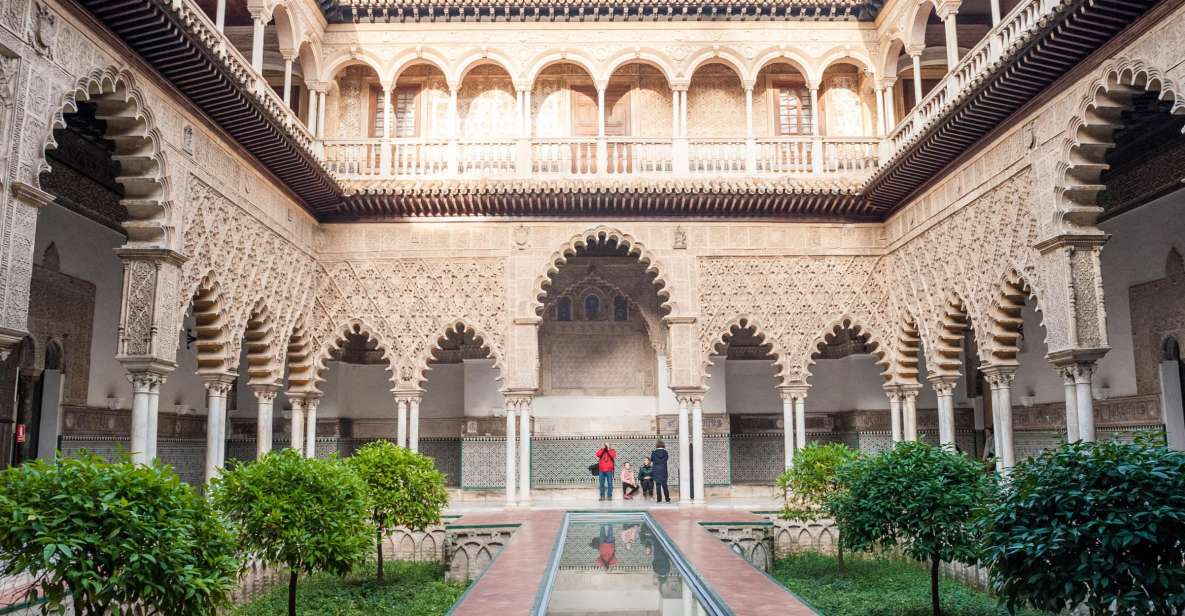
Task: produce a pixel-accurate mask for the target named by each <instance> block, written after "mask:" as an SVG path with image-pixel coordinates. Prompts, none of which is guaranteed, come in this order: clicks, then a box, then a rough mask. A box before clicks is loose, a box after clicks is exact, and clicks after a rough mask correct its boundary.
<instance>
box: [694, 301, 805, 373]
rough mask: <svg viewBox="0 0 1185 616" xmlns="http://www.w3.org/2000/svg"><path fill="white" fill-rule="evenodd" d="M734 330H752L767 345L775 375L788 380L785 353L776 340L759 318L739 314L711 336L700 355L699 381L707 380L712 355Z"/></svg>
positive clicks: (762, 343)
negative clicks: (705, 348)
mask: <svg viewBox="0 0 1185 616" xmlns="http://www.w3.org/2000/svg"><path fill="white" fill-rule="evenodd" d="M734 330H749V331H750V332H752V335H753V337H754V338H756V339H757V340H759V341H760V343H761V346H766V345H768V346H769V355H770V356H771V357H772V358H773V364H774V368H775V371H776V377H777V378H778V379H779V380H780V381H782V382H789V381H786V380H785V379H787V378H788V370H787V368H786V365H785V362H786V358H787V357H788V356H787V354H786V353H785V352H784V351H783V350H782V348H781V346H779V344H778V342H777V340H774V339H773V338H772V337H771V336H770V335H769V334H768V333H767V332H766V330H765V329H764V328H762V326H761V324H760V320H759V319H756V318H753V317H752V316H748V315H746V316H740V317H736V318H733V319H732V320H731V321H729V322H728V323H727V325H726V326H725V327H724V328H723V329H721V330H720V331H718V332H717V333H716V334H715V336H713V337H712V338H711V341H710V342H709V346H708V352H707V353H706V354H704V355H703V356H702V357H701V364H702V365H701V370H702V375H701V381H703V382H708V381H709V378H708V368H709V367H710V366H712V365H713V363H712V356H713V355H716V354H717V351H718V350H719V349H720V347H721V346H723V345H724V344H726V343H727V341H726V340H725V336H728V335H730V334H731V332H732V331H734Z"/></svg>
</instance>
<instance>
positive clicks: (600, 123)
mask: <svg viewBox="0 0 1185 616" xmlns="http://www.w3.org/2000/svg"><path fill="white" fill-rule="evenodd" d="M607 87H608V84H598V85H597V173H608V172H609V169H608V167H607V165H608V163H609V144H608V142H607V141H606V140H605V111H606V110H605V89H606V88H607Z"/></svg>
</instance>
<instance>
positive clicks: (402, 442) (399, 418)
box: [395, 398, 408, 448]
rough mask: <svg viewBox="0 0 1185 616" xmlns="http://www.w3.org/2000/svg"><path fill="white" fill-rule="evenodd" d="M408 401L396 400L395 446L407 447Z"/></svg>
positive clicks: (403, 399) (404, 399)
mask: <svg viewBox="0 0 1185 616" xmlns="http://www.w3.org/2000/svg"><path fill="white" fill-rule="evenodd" d="M407 406H408V404H407V399H406V398H395V444H396V445H399V446H400V447H404V448H406V447H407Z"/></svg>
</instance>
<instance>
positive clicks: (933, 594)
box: [930, 554, 942, 616]
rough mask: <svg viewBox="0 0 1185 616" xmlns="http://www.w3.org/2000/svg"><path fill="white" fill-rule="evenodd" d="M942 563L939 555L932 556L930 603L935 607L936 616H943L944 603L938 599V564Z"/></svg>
mask: <svg viewBox="0 0 1185 616" xmlns="http://www.w3.org/2000/svg"><path fill="white" fill-rule="evenodd" d="M941 564H942V561H941V560H939V559H938V555H936V554H935V555H931V556H930V605H931V607H933V609H934V616H942V604H941V603H940V602H939V600H938V566H939V565H941Z"/></svg>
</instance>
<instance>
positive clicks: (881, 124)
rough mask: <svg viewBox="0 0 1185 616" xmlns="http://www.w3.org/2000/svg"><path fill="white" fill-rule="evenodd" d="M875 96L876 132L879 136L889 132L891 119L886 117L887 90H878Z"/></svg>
mask: <svg viewBox="0 0 1185 616" xmlns="http://www.w3.org/2000/svg"><path fill="white" fill-rule="evenodd" d="M873 97H874V98H876V129H877V133H876V134H877V136H878V137H879V136H881V135H884V134H886V133H888V132H889V126H888V125H889V120H888V118H886V117H885V91H884V90H883V89H882V90H877V91H875V92H874V93H873Z"/></svg>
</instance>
